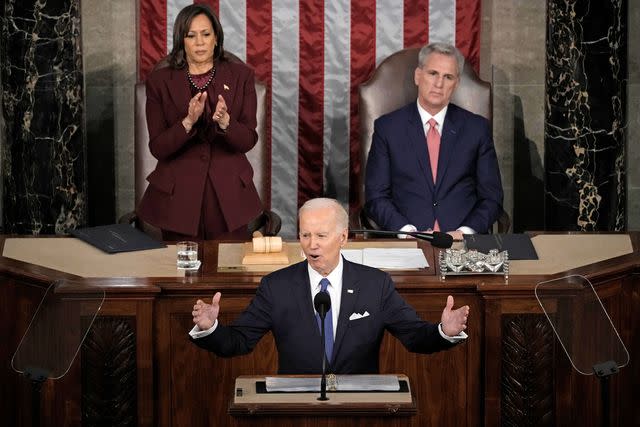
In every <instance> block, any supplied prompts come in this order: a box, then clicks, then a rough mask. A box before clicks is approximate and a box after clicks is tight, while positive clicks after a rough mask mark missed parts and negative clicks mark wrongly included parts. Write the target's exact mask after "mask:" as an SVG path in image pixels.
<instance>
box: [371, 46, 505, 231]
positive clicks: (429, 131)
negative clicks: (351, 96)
mask: <svg viewBox="0 0 640 427" xmlns="http://www.w3.org/2000/svg"><path fill="white" fill-rule="evenodd" d="M463 65H464V57H463V56H462V54H461V53H460V52H459V51H458V50H457V49H456V48H455V47H454V46H451V45H448V44H444V43H432V44H429V45H427V46H425V47H423V48H422V49H421V50H420V53H419V55H418V67H417V68H416V69H415V71H414V81H415V84H416V85H417V86H418V99H417V101H415V102H412V103H410V104H408V105H406V106H404V107H402V108H400V109H399V110H396V111H393V112H391V113H389V114H386V115H384V116H382V117H380V118H378V119H377V120H376V121H375V123H374V129H373V140H372V143H371V150H370V151H369V157H368V160H367V167H366V169H367V170H366V179H365V199H366V202H365V210H366V213H367V215H368V216H369V218H371V219H372V220H373V221H375V222H376V223H377V224H378V225H379V226H380V227H382V228H384V229H385V230H394V231H395V230H399V231H428V230H436V231H445V232H449V233H450V234H452V235H453V236H454V238H457V239H461V238H462V234H463V233H464V234H472V233H486V232H487V231H488V230H489V229H490V227H491V226H492V224H493V223H494V222H495V221H496V220H497V219H498V217H499V215H500V213H501V212H502V197H503V191H502V183H501V180H500V170H499V167H498V161H497V158H496V152H495V149H494V146H493V139H492V136H491V127H490V126H489V122H488V120H486V119H485V118H483V117H481V116H479V115H476V114H473V113H471V112H469V111H467V110H464V109H462V108H460V107H458V106H456V105H454V104H451V103H450V102H449V101H450V100H451V96H452V95H453V93H454V91H455V90H456V87H457V86H458V83H459V81H460V72H461V71H462V69H463Z"/></svg>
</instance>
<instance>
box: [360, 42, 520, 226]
mask: <svg viewBox="0 0 640 427" xmlns="http://www.w3.org/2000/svg"><path fill="white" fill-rule="evenodd" d="M419 51H420V48H411V49H404V50H401V51H398V52H396V53H394V54H392V55H391V56H389V57H387V58H386V59H385V60H384V61H382V62H381V63H380V65H378V67H377V68H376V70H375V72H374V73H373V76H372V77H371V78H370V79H369V80H368V81H366V82H365V83H363V84H362V85H360V87H359V111H358V114H359V117H360V138H361V139H360V162H361V163H360V164H361V165H362V168H361V171H362V172H361V174H360V185H359V192H360V197H359V200H360V212H359V218H354V219H353V220H352V225H354V226H356V227H358V228H369V229H377V228H378V226H377V225H376V224H375V223H374V222H373V221H372V220H371V219H369V218H367V216H366V214H365V211H364V208H363V206H364V201H365V196H364V176H365V171H366V166H367V156H368V155H369V149H370V148H371V138H372V136H373V122H374V121H375V120H376V119H377V118H378V117H380V116H382V115H383V114H386V113H389V112H391V111H393V110H396V109H398V108H400V107H402V106H404V105H406V104H408V103H409V102H411V101H415V100H416V99H417V97H418V87H417V86H416V85H415V82H414V71H415V69H416V67H417V66H418V52H419ZM451 102H452V103H454V104H456V105H458V106H460V107H462V108H465V109H467V110H469V111H472V112H474V113H476V114H479V115H481V116H483V117H485V118H486V119H487V120H489V122H490V123H492V97H491V85H490V84H489V83H488V82H485V81H483V80H480V78H479V77H478V75H477V74H476V72H475V71H474V69H473V68H472V66H471V65H470V64H469V63H468V62H465V64H464V68H463V70H462V73H460V83H459V84H458V87H457V89H456V90H455V92H454V93H453V96H452V98H451ZM354 221H355V224H354ZM358 222H359V223H358ZM510 225H511V221H510V219H509V215H508V214H507V213H506V212H504V211H503V213H502V215H501V216H500V219H498V232H500V233H506V232H507V231H508V230H509V227H510Z"/></svg>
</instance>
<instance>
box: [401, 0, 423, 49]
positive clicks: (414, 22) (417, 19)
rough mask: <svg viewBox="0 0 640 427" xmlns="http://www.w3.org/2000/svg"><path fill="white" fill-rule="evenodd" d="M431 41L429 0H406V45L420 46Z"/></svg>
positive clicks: (406, 46)
mask: <svg viewBox="0 0 640 427" xmlns="http://www.w3.org/2000/svg"><path fill="white" fill-rule="evenodd" d="M428 42H429V0H405V2H404V47H405V49H406V48H409V47H420V46H424V45H425V44H427V43H428Z"/></svg>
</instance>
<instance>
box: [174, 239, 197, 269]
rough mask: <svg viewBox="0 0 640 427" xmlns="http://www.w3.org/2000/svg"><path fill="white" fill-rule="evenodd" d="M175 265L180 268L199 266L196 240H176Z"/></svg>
mask: <svg viewBox="0 0 640 427" xmlns="http://www.w3.org/2000/svg"><path fill="white" fill-rule="evenodd" d="M176 247H177V249H178V258H177V266H178V268H179V269H180V270H197V269H198V268H200V261H199V260H198V243H197V242H190V241H185V242H178V243H176Z"/></svg>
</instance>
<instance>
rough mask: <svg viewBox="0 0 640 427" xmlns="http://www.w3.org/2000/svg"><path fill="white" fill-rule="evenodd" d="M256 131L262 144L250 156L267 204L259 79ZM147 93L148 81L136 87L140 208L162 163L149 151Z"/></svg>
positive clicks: (264, 125) (263, 115) (264, 89)
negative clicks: (159, 163) (152, 173)
mask: <svg viewBox="0 0 640 427" xmlns="http://www.w3.org/2000/svg"><path fill="white" fill-rule="evenodd" d="M225 55H226V56H227V58H229V59H230V60H231V61H235V62H242V61H241V60H240V59H239V58H238V57H237V56H235V55H233V54H232V53H229V52H225ZM167 65H168V63H167V61H166V59H163V60H161V61H160V62H159V63H158V65H156V68H162V67H166V66H167ZM256 97H257V101H258V104H257V110H256V120H257V126H256V132H257V133H258V142H257V143H256V145H255V147H253V149H251V151H249V152H248V153H247V158H248V159H249V162H250V163H251V167H253V183H254V185H255V186H256V189H257V190H258V194H259V195H260V199H261V200H262V203H263V205H264V204H265V203H266V202H267V201H268V200H269V192H270V191H271V190H270V188H268V187H267V184H268V182H269V180H268V179H267V178H268V173H269V171H268V167H267V166H268V159H267V146H266V132H267V111H266V110H267V105H266V102H267V87H266V86H265V85H264V83H262V82H260V81H258V80H256ZM146 104H147V91H146V86H145V83H144V82H140V83H137V84H136V88H135V119H134V120H135V123H134V124H135V147H134V158H135V202H136V204H135V205H136V206H138V204H139V203H140V200H141V199H142V196H143V195H144V192H145V190H146V189H147V185H148V184H149V183H148V182H147V176H149V174H150V173H151V172H153V170H154V169H155V167H156V164H157V163H158V161H157V160H156V158H155V157H153V156H152V155H151V151H150V150H149V130H148V129H147V113H146Z"/></svg>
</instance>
